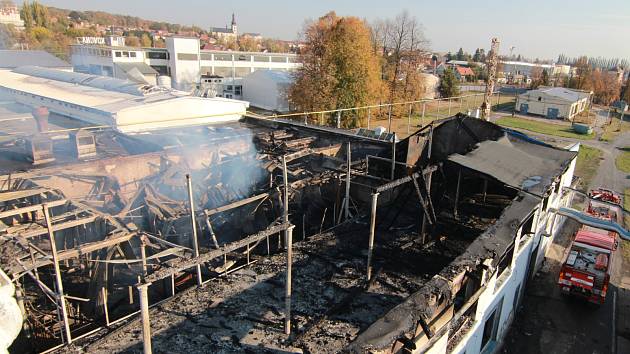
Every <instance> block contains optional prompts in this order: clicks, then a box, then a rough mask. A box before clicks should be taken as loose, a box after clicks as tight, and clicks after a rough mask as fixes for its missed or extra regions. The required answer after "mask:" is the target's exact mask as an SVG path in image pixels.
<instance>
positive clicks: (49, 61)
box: [0, 50, 72, 71]
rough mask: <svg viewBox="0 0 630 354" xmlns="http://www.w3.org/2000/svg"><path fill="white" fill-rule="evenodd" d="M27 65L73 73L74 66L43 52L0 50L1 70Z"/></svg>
mask: <svg viewBox="0 0 630 354" xmlns="http://www.w3.org/2000/svg"><path fill="white" fill-rule="evenodd" d="M25 65H34V66H39V67H43V68H49V69H57V70H64V71H72V65H70V64H69V63H67V62H65V61H63V60H61V59H59V58H57V57H56V56H54V55H52V54H50V53H48V52H46V51H43V50H0V70H13V69H15V68H17V67H19V66H25Z"/></svg>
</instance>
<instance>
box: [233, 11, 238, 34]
mask: <svg viewBox="0 0 630 354" xmlns="http://www.w3.org/2000/svg"><path fill="white" fill-rule="evenodd" d="M232 33H234V34H235V35H237V36H238V30H237V27H236V17H234V13H232Z"/></svg>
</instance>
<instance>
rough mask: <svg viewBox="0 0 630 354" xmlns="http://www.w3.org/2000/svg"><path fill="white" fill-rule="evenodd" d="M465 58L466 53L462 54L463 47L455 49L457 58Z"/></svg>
mask: <svg viewBox="0 0 630 354" xmlns="http://www.w3.org/2000/svg"><path fill="white" fill-rule="evenodd" d="M465 58H466V54H464V49H463V48H461V47H460V48H459V50H458V51H457V60H466V59H465Z"/></svg>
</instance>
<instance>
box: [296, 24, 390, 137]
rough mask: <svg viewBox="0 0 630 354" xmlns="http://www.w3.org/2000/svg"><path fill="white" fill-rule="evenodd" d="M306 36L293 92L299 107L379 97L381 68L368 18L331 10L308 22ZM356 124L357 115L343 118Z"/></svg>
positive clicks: (353, 102) (370, 100)
mask: <svg viewBox="0 0 630 354" xmlns="http://www.w3.org/2000/svg"><path fill="white" fill-rule="evenodd" d="M304 36H305V47H304V49H303V52H302V54H301V59H302V63H303V65H302V66H301V67H300V68H299V69H298V70H297V71H296V72H295V74H294V75H295V82H294V84H293V85H292V86H291V87H290V88H289V91H288V97H289V100H290V102H291V103H292V104H293V105H294V106H295V107H296V108H297V109H298V110H302V111H315V110H325V109H336V108H349V107H357V106H363V105H367V104H371V103H373V102H374V101H375V99H376V97H377V96H378V95H379V94H380V91H381V87H382V85H381V79H380V71H379V65H378V58H377V56H376V55H375V54H374V52H373V51H372V43H371V41H370V30H369V29H368V27H367V25H366V23H365V22H364V21H363V20H361V19H359V18H356V17H338V16H337V15H336V14H335V13H334V12H330V13H328V14H326V15H324V16H323V17H321V18H319V19H318V20H317V21H314V22H311V23H309V24H307V25H306V27H305V29H304ZM356 123H357V117H356V116H355V115H348V116H344V117H343V125H344V126H346V127H354V126H355V125H356Z"/></svg>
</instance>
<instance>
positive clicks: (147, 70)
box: [115, 62, 158, 75]
mask: <svg viewBox="0 0 630 354" xmlns="http://www.w3.org/2000/svg"><path fill="white" fill-rule="evenodd" d="M115 65H116V66H117V67H119V68H121V69H122V70H123V71H124V72H129V71H130V70H131V69H138V71H140V73H142V74H144V75H157V74H158V72H157V71H156V70H155V69H153V68H152V67H151V66H149V65H147V64H146V63H144V62H138V63H116V64H115Z"/></svg>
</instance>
